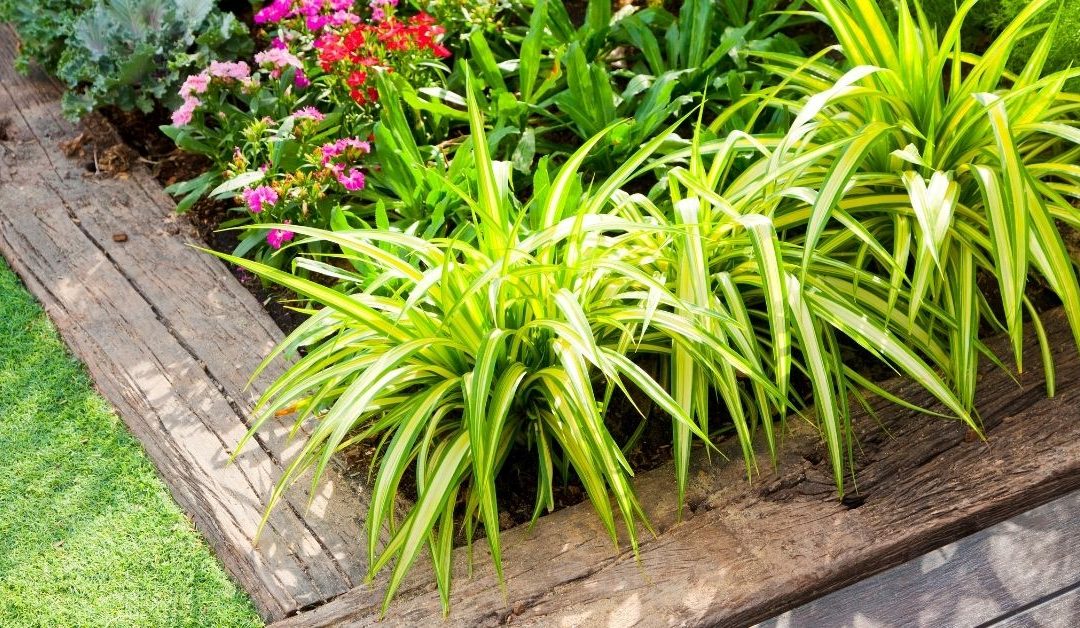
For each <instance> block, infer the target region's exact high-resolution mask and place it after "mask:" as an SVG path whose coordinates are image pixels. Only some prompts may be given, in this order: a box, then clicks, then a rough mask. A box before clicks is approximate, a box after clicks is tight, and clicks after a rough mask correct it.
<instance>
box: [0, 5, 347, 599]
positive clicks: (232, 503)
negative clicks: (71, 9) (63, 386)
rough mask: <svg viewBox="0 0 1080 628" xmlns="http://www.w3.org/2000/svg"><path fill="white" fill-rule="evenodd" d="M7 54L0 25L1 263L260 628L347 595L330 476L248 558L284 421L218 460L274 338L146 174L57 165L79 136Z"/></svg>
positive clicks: (6, 36) (277, 462)
mask: <svg viewBox="0 0 1080 628" xmlns="http://www.w3.org/2000/svg"><path fill="white" fill-rule="evenodd" d="M15 46H16V38H15V35H14V33H13V32H12V31H11V30H10V29H9V28H8V27H7V26H6V25H0V117H3V118H5V119H6V122H5V123H4V125H3V126H4V137H3V138H0V140H2V141H0V253H2V254H3V255H4V256H5V257H6V258H7V259H8V260H9V262H10V263H11V266H12V267H13V268H14V269H15V271H16V272H17V273H18V274H19V275H20V276H21V277H22V279H23V280H24V282H25V283H26V285H27V287H28V288H29V289H30V290H31V292H33V293H34V295H35V296H36V297H37V298H38V299H39V300H40V301H41V302H42V303H43V304H44V306H45V308H46V310H47V312H48V313H49V315H50V317H51V318H52V320H53V321H54V322H55V324H56V326H57V327H58V328H59V330H60V333H61V335H62V336H63V338H64V339H65V341H66V342H67V344H68V345H69V346H70V347H71V349H72V350H73V352H74V353H75V354H76V355H77V356H78V357H79V358H81V359H82V361H83V362H85V363H86V365H87V368H88V370H89V371H90V374H91V376H92V377H93V379H94V382H95V385H96V386H97V388H98V390H99V391H100V392H101V393H102V394H103V395H104V396H105V397H106V398H107V399H109V401H110V402H112V404H113V405H114V406H115V407H116V409H117V411H118V412H119V414H120V416H121V417H122V418H123V420H124V421H125V423H126V424H127V425H128V427H129V428H130V429H131V431H132V432H133V433H134V434H135V435H136V436H137V437H138V438H139V440H140V441H141V442H142V444H143V446H144V447H145V449H146V451H147V453H148V454H149V456H150V457H151V458H152V459H153V461H154V463H155V465H156V466H157V468H158V470H159V472H160V473H161V475H162V477H163V478H164V479H165V481H166V483H167V485H168V486H169V488H170V490H171V491H172V493H173V495H174V497H175V498H176V499H177V501H178V502H179V503H180V505H181V507H182V508H183V509H184V510H185V512H187V513H189V514H190V515H191V516H192V518H193V520H194V522H195V525H196V526H197V527H198V529H199V530H200V531H201V532H202V533H203V535H204V536H205V537H206V538H207V539H208V540H209V542H210V544H211V546H212V547H213V548H214V550H215V552H216V553H217V555H218V557H219V558H220V559H221V561H222V562H223V563H224V565H225V567H226V568H227V569H228V571H229V572H230V573H231V574H232V575H233V577H234V578H236V580H237V581H238V582H239V583H240V584H241V585H242V586H243V587H244V589H246V590H247V591H248V592H249V593H250V594H251V595H252V598H253V599H254V601H255V603H256V605H257V606H258V608H259V610H260V611H261V612H262V614H263V616H264V617H265V618H267V619H271V620H273V619H280V618H282V617H285V616H287V615H288V614H290V613H294V612H296V611H298V610H300V609H302V608H305V607H308V606H311V605H314V604H318V603H320V602H323V601H325V600H327V599H330V598H333V597H334V596H336V595H338V594H340V593H343V592H345V591H348V590H350V589H352V588H354V587H355V586H357V585H358V584H360V582H361V580H362V577H363V574H364V572H365V569H366V558H365V556H364V555H363V552H362V551H361V549H360V539H361V534H360V524H359V522H358V519H357V518H358V516H359V515H360V514H361V513H363V512H366V501H365V498H364V496H363V495H361V494H357V492H355V491H354V490H352V489H351V488H349V487H348V486H346V484H345V482H344V481H342V480H341V479H340V478H339V477H338V476H337V475H336V474H335V473H333V472H331V473H330V476H329V479H330V481H329V482H328V483H326V484H322V485H320V487H319V491H318V494H317V495H315V496H314V497H313V499H312V500H311V503H310V508H309V495H308V494H307V492H306V491H305V490H304V489H305V488H306V486H301V485H297V487H296V489H295V490H292V491H290V493H289V495H288V497H287V500H286V503H284V504H283V505H281V506H280V507H279V508H278V509H276V511H275V512H274V513H273V515H272V516H271V517H270V519H269V522H268V524H267V528H266V529H265V530H264V532H263V534H262V536H261V537H260V538H259V540H258V545H257V546H256V545H254V544H253V542H254V540H255V533H256V529H257V527H258V525H259V521H260V518H261V516H262V513H263V505H264V503H265V500H266V499H267V497H268V495H269V491H270V489H271V487H272V486H273V483H274V482H275V481H276V480H277V478H278V477H280V475H281V472H282V464H283V463H286V462H287V461H289V460H290V459H291V458H292V456H293V454H294V452H295V450H296V448H297V447H298V445H299V444H300V443H298V442H289V441H287V439H286V435H287V432H288V426H287V425H286V424H285V423H284V422H282V423H279V424H277V425H274V426H272V429H269V430H264V431H263V432H262V433H261V434H260V436H259V437H258V439H257V442H254V443H251V444H249V445H248V447H247V448H246V449H245V451H244V453H243V454H242V455H240V456H239V457H238V458H237V459H236V461H235V462H234V463H232V464H229V463H228V457H229V454H230V453H231V451H232V449H233V448H234V447H235V446H236V444H237V443H238V442H239V440H240V438H241V437H242V436H243V434H244V433H245V431H246V429H247V425H248V423H249V422H250V411H251V407H252V403H253V400H254V394H255V392H257V391H258V390H261V389H262V387H263V386H264V385H265V383H266V382H267V381H268V379H267V378H269V377H273V376H275V375H276V374H277V373H279V372H280V370H279V369H280V366H279V365H275V366H274V367H272V368H271V369H270V371H269V373H268V374H267V376H266V377H264V378H262V379H261V380H259V381H258V382H255V384H254V386H252V387H251V388H247V386H246V384H247V378H248V377H249V376H250V374H251V373H252V372H253V370H254V368H255V367H256V366H257V365H258V363H259V362H260V360H261V359H262V357H263V356H265V355H266V353H267V352H268V351H269V349H270V348H271V347H272V346H274V344H276V343H277V342H278V340H280V338H281V332H280V331H279V330H278V329H277V327H276V326H275V325H274V323H273V321H271V320H270V318H269V316H267V314H266V312H265V311H264V310H263V309H262V307H261V306H260V304H259V303H258V302H257V301H256V300H255V299H254V298H253V297H252V296H251V294H250V293H248V292H247V290H245V289H244V288H243V287H242V286H241V285H240V284H239V282H238V281H237V280H236V279H235V278H234V277H233V276H232V275H231V274H230V273H229V272H228V270H227V269H226V268H225V267H224V266H223V265H222V264H220V263H219V262H217V261H216V260H214V259H213V258H211V257H209V256H207V255H205V254H203V253H201V252H198V251H196V250H194V249H193V248H192V247H191V245H192V244H197V243H199V239H198V237H197V234H196V233H195V232H194V230H193V229H192V228H191V227H190V225H189V224H188V223H187V222H186V221H184V220H182V219H179V218H178V217H177V216H176V215H175V214H174V211H173V208H174V207H175V206H174V205H173V203H172V201H171V200H170V199H169V198H168V196H167V195H165V194H164V192H163V191H162V190H161V187H160V186H159V185H158V184H157V182H156V181H154V180H153V178H152V177H151V176H150V175H149V173H148V172H147V171H146V170H145V169H144V168H142V167H141V166H136V167H135V168H133V169H132V170H131V172H130V173H128V174H127V175H126V176H125V177H124V178H120V179H109V178H103V177H96V176H91V175H90V173H88V172H87V170H86V168H85V164H84V163H82V162H80V161H75V160H72V159H68V158H66V157H64V156H63V154H62V152H61V150H60V148H59V143H60V142H61V141H63V140H69V139H71V138H72V137H74V136H75V135H77V134H78V132H79V128H78V127H76V126H75V125H72V124H70V123H68V122H67V121H66V120H64V119H63V118H62V117H61V115H60V108H59V102H58V99H59V95H60V90H59V88H58V87H57V85H56V84H55V83H54V82H52V81H51V80H49V79H48V78H46V77H44V76H42V75H41V74H35V75H32V76H29V77H24V76H20V75H18V74H16V73H15V72H14V71H13V69H12V63H11V62H12V59H13V58H14V54H15ZM106 126H107V125H106ZM107 131H108V129H107V128H106V129H104V131H103V132H107ZM90 150H93V148H92V147H91V148H90ZM83 161H86V160H83ZM114 234H124V237H116V238H114V237H113V236H114Z"/></svg>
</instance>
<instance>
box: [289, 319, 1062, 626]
mask: <svg viewBox="0 0 1080 628" xmlns="http://www.w3.org/2000/svg"><path fill="white" fill-rule="evenodd" d="M1044 322H1045V323H1046V325H1047V329H1048V333H1049V334H1050V337H1051V338H1052V339H1057V341H1056V342H1053V351H1054V356H1055V361H1056V365H1057V381H1058V390H1059V393H1058V396H1057V397H1056V398H1054V399H1047V398H1046V397H1045V388H1044V386H1043V384H1042V382H1041V380H1040V377H1039V375H1040V374H1041V365H1040V364H1039V362H1038V348H1037V343H1036V342H1035V339H1034V338H1033V337H1028V338H1027V339H1026V345H1025V359H1026V360H1027V367H1028V369H1029V370H1028V373H1029V374H1028V375H1025V376H1023V377H1021V378H1020V381H1019V382H1016V381H1014V380H1013V379H1012V376H1011V375H1010V374H1008V373H1006V372H1003V371H1000V370H998V369H995V368H993V367H991V366H989V365H987V364H983V365H982V366H981V368H980V373H979V378H978V381H979V384H980V387H979V393H978V397H977V407H978V408H979V411H980V415H981V416H982V418H983V421H984V424H985V428H986V431H987V434H988V438H989V441H988V443H982V442H980V441H978V440H977V439H973V438H970V437H969V434H968V433H967V431H966V429H965V428H963V426H962V425H960V424H959V422H955V421H954V422H949V421H944V420H941V419H935V418H933V417H927V416H923V415H919V414H916V413H913V412H910V411H906V410H903V409H902V408H898V407H895V406H891V405H889V404H887V403H885V402H883V401H880V400H878V401H876V402H874V406H875V409H876V410H877V415H878V419H879V420H880V423H879V421H878V420H875V419H874V418H872V417H870V416H868V415H866V414H859V415H858V416H857V417H856V418H855V429H856V430H857V432H856V433H857V436H858V439H859V442H860V448H859V450H858V452H857V458H856V476H857V481H858V486H859V489H860V492H859V495H858V497H857V498H849V499H847V500H845V501H844V502H843V503H841V502H839V501H838V500H837V499H836V497H835V492H834V488H833V486H832V480H831V477H830V476H831V473H830V471H829V469H828V466H827V463H825V462H823V461H824V460H826V459H827V457H826V456H825V455H824V449H823V447H822V445H821V441H820V438H819V437H818V436H817V435H816V434H815V433H814V432H813V430H812V429H810V428H809V427H808V426H807V424H806V423H805V422H802V421H794V420H793V421H792V422H791V423H790V424H789V428H790V431H789V433H788V434H787V436H786V439H785V441H784V444H783V447H782V452H781V457H780V462H779V466H778V468H779V472H773V471H771V470H764V471H763V472H762V473H761V475H760V476H758V477H756V478H755V481H754V483H752V484H748V483H747V482H746V479H745V471H744V468H743V466H742V463H741V462H740V461H739V456H738V450H737V446H735V445H734V444H732V445H731V446H729V447H728V453H729V458H730V460H731V461H730V462H722V461H719V460H718V459H717V463H716V464H715V465H711V464H709V463H708V462H707V461H706V460H704V458H703V457H702V456H698V457H697V458H696V461H695V467H694V469H693V471H692V477H693V485H692V486H691V488H690V489H689V494H688V502H689V507H688V509H687V512H686V513H684V519H683V521H681V522H676V520H675V504H674V501H673V496H674V488H673V487H674V483H673V471H672V469H671V467H670V466H668V467H665V468H661V469H659V470H657V471H653V472H650V473H645V474H642V475H641V476H640V477H639V478H638V480H637V482H636V487H637V490H638V493H639V496H640V498H641V500H642V503H643V505H644V507H645V509H646V512H648V513H649V514H650V516H651V518H652V520H653V523H654V526H655V527H656V528H657V530H658V533H659V534H658V537H657V538H656V539H655V540H648V541H646V542H645V543H644V544H643V545H642V548H641V553H640V557H639V558H638V559H635V557H634V556H633V555H632V554H631V553H630V552H628V551H626V548H625V544H623V545H622V546H620V549H619V550H615V549H613V548H612V546H611V543H610V542H609V541H608V540H607V538H606V536H605V534H604V533H603V530H602V529H601V527H600V526H599V525H598V524H597V521H596V517H595V515H594V514H593V512H592V511H591V508H590V507H589V506H588V505H586V504H581V505H578V506H575V507H572V508H568V509H565V510H563V511H560V512H557V513H555V514H553V515H551V516H548V517H544V518H542V519H541V520H540V521H539V522H538V524H537V525H536V526H535V528H534V529H533V530H532V531H528V530H526V529H524V528H517V529H514V530H510V531H508V532H506V533H504V535H503V543H502V549H503V557H504V565H505V569H506V575H507V582H506V587H505V592H504V589H502V588H501V587H500V586H499V584H498V582H497V581H496V579H495V576H494V574H493V569H492V568H491V564H490V560H489V558H488V554H487V552H486V549H485V548H484V547H483V546H482V544H478V545H477V546H476V548H475V563H474V570H473V574H472V577H471V578H470V577H469V575H468V571H467V569H468V557H467V553H466V552H465V551H464V550H456V554H455V574H456V575H455V583H454V584H455V586H454V592H453V594H452V596H451V600H452V612H451V614H450V616H449V618H447V619H446V620H445V621H442V622H441V623H440V625H443V626H495V625H501V624H503V623H507V622H512V623H513V624H515V625H526V626H574V625H603V626H670V625H679V626H695V625H701V626H706V625H725V626H726V625H748V624H751V623H754V622H757V621H762V620H765V619H768V618H769V617H772V616H775V615H776V614H777V613H778V612H781V611H784V610H787V609H789V608H793V607H795V606H797V605H798V604H801V603H804V602H806V601H808V600H811V599H814V598H816V597H819V596H821V595H824V594H826V593H828V592H830V591H833V590H836V589H838V588H840V587H842V586H845V585H848V584H851V583H853V582H857V581H858V580H860V579H862V578H865V577H867V576H869V575H872V574H874V573H877V572H879V571H881V570H883V569H886V568H889V567H892V566H895V565H898V564H901V563H903V562H904V561H906V560H909V559H911V558H914V557H916V556H919V555H921V554H923V553H925V552H927V551H930V550H932V549H934V548H937V547H941V546H942V545H945V544H946V543H949V542H952V541H954V540H956V539H958V538H961V537H963V536H964V535H967V534H970V533H972V532H975V531H977V530H980V529H983V528H985V527H987V526H990V525H992V524H995V523H997V522H999V521H1002V520H1004V519H1006V518H1008V517H1010V516H1013V515H1015V514H1017V513H1020V512H1023V511H1025V510H1028V509H1030V508H1032V507H1034V506H1037V505H1040V504H1043V503H1045V502H1047V501H1049V500H1050V499H1052V498H1054V497H1057V496H1059V495H1062V494H1064V493H1066V492H1068V491H1071V490H1075V489H1077V488H1080V386H1077V385H1076V382H1078V381H1080V355H1078V353H1077V349H1076V346H1075V344H1074V343H1073V342H1072V340H1071V334H1070V332H1069V329H1068V324H1067V321H1066V320H1065V317H1064V315H1063V314H1062V312H1061V311H1060V310H1054V311H1051V312H1049V313H1047V314H1046V315H1045V317H1044ZM990 344H991V347H993V348H994V349H995V350H997V351H998V352H999V354H1002V355H1005V354H1007V351H1008V342H1007V339H1005V338H998V339H995V340H994V341H993V342H991V343H990ZM887 388H889V389H890V390H891V391H893V392H894V393H896V394H899V395H900V396H902V397H904V398H907V399H909V400H912V401H914V402H916V403H922V404H925V405H927V406H929V407H937V406H936V405H935V404H933V403H931V402H930V400H928V399H927V398H926V395H925V394H924V393H922V392H921V390H920V389H919V387H918V386H917V385H915V384H913V383H912V382H910V381H907V380H904V379H898V380H896V381H893V382H890V383H888V384H887ZM939 409H940V408H939ZM881 426H884V428H885V430H887V432H886V431H883V429H882V427H881ZM761 454H762V459H763V460H764V459H766V458H765V457H764V452H761ZM714 458H715V457H714ZM642 536H645V535H644V534H643V535H642ZM417 571H418V572H419V571H420V570H417ZM378 602H379V600H378V596H377V594H376V592H373V591H372V590H370V589H367V590H357V591H353V592H349V593H347V594H345V595H343V596H341V597H339V598H337V599H336V600H334V601H332V602H329V603H327V604H325V605H323V606H321V607H319V608H317V609H314V610H312V611H309V612H306V613H303V614H301V615H298V616H296V617H293V618H290V619H288V620H286V621H283V622H281V623H280V624H279V626H281V627H285V626H367V625H374V624H375V623H376V617H377V615H376V611H377V603H378ZM439 613H440V605H439V599H438V595H437V594H436V593H435V591H434V590H433V587H432V585H431V584H430V575H429V572H425V573H424V574H422V575H421V574H419V573H417V574H413V576H412V580H411V581H410V582H409V584H407V585H405V586H404V587H403V588H402V590H401V592H400V593H399V595H398V598H397V600H396V601H395V603H394V604H393V605H392V606H391V607H390V611H389V617H390V618H391V619H392V620H393V621H394V622H395V623H397V622H400V623H403V624H421V623H424V622H428V621H431V620H432V618H435V617H438V615H439Z"/></svg>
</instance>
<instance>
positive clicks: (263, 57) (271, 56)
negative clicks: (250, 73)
mask: <svg viewBox="0 0 1080 628" xmlns="http://www.w3.org/2000/svg"><path fill="white" fill-rule="evenodd" d="M255 63H258V64H259V65H267V64H270V65H273V66H274V67H277V68H285V67H289V66H291V67H294V68H300V67H301V66H302V65H303V64H301V63H300V59H298V58H297V57H296V55H294V54H293V53H291V52H289V51H288V50H286V49H284V48H270V49H268V50H263V51H262V52H260V53H259V54H257V55H255Z"/></svg>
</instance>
